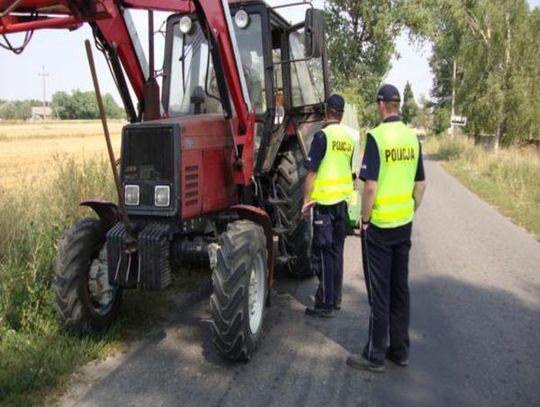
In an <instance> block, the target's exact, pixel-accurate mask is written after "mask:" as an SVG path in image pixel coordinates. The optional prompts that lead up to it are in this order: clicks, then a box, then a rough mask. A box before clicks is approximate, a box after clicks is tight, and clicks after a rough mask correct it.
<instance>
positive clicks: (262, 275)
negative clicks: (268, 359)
mask: <svg viewBox="0 0 540 407" xmlns="http://www.w3.org/2000/svg"><path fill="white" fill-rule="evenodd" d="M216 254H217V261H216V263H215V265H214V270H213V273H212V282H213V286H214V289H213V293H212V295H211V296H210V313H211V317H212V320H211V324H210V327H211V330H212V337H213V342H214V345H215V347H216V349H217V352H218V353H219V354H220V355H221V356H222V357H224V358H227V359H231V360H249V359H250V358H251V356H252V355H253V352H254V351H255V349H256V348H257V346H258V344H259V342H260V339H261V332H262V325H263V320H264V307H265V302H266V296H267V290H268V266H267V265H268V263H267V260H268V252H267V250H266V236H265V234H264V231H263V228H262V227H261V226H259V225H257V224H255V223H253V222H250V221H247V220H239V221H236V222H233V223H231V224H229V225H228V227H227V232H225V233H223V234H222V235H221V237H220V247H219V248H218V249H217V253H216Z"/></svg>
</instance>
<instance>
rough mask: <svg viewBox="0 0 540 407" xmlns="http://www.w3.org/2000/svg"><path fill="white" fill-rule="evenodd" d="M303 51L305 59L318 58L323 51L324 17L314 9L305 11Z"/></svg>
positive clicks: (319, 11)
mask: <svg viewBox="0 0 540 407" xmlns="http://www.w3.org/2000/svg"><path fill="white" fill-rule="evenodd" d="M304 49H305V53H306V55H305V57H306V58H320V57H321V55H322V53H323V49H324V17H323V14H322V11H321V10H319V9H316V8H308V9H307V10H306V19H305V21H304Z"/></svg>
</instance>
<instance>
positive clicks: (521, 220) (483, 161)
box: [424, 137, 540, 240]
mask: <svg viewBox="0 0 540 407" xmlns="http://www.w3.org/2000/svg"><path fill="white" fill-rule="evenodd" d="M424 149H425V151H426V153H428V154H430V155H431V156H432V157H434V158H436V159H438V160H441V161H442V162H443V165H444V167H445V168H446V169H447V170H448V171H449V172H450V173H452V174H453V175H454V176H456V177H457V178H458V179H459V180H460V181H461V182H463V184H464V185H466V186H467V187H468V188H469V189H471V190H472V191H473V192H475V193H476V194H477V195H479V196H480V197H482V198H483V199H485V200H486V201H488V202H490V203H491V204H493V205H494V206H496V207H497V208H498V209H499V210H500V211H501V212H502V213H503V214H505V215H507V216H508V217H510V218H511V219H512V220H513V221H514V222H515V223H517V224H519V225H521V226H523V227H524V228H526V229H527V230H528V231H529V232H531V233H532V234H533V235H534V236H535V237H536V239H538V240H540V151H539V150H538V149H536V148H535V147H528V148H518V147H509V148H504V149H501V150H500V151H498V152H495V151H486V150H485V149H484V148H483V147H481V146H475V145H474V143H473V142H472V141H469V140H467V139H465V138H463V137H459V138H456V139H455V140H451V139H449V138H448V137H432V138H430V139H429V140H428V141H427V143H425V144H424Z"/></svg>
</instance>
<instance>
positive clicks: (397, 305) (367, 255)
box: [362, 223, 412, 364]
mask: <svg viewBox="0 0 540 407" xmlns="http://www.w3.org/2000/svg"><path fill="white" fill-rule="evenodd" d="M411 231H412V223H408V224H406V225H404V226H400V227H397V228H391V229H382V228H378V227H376V226H374V225H369V227H368V228H367V230H365V231H362V261H363V266H364V277H365V282H366V289H367V293H368V299H369V304H370V306H371V312H370V317H369V332H368V335H369V337H368V341H367V343H366V346H365V347H364V352H363V354H364V357H365V358H366V359H368V360H370V361H372V362H373V363H376V364H382V363H384V359H385V355H386V352H390V353H391V354H392V356H394V357H396V358H398V359H402V360H404V359H407V358H408V352H409V320H410V301H409V283H408V279H409V251H410V248H411Z"/></svg>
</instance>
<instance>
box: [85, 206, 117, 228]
mask: <svg viewBox="0 0 540 407" xmlns="http://www.w3.org/2000/svg"><path fill="white" fill-rule="evenodd" d="M79 205H80V206H88V207H89V208H91V209H92V210H93V211H94V212H95V213H96V214H97V216H98V217H99V219H100V221H101V223H102V224H103V225H104V226H105V230H109V229H110V228H112V227H113V226H114V225H115V224H116V223H118V222H119V221H120V212H119V211H118V206H117V205H116V204H115V203H113V202H109V201H100V200H89V201H83V202H81V203H80V204H79Z"/></svg>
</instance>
